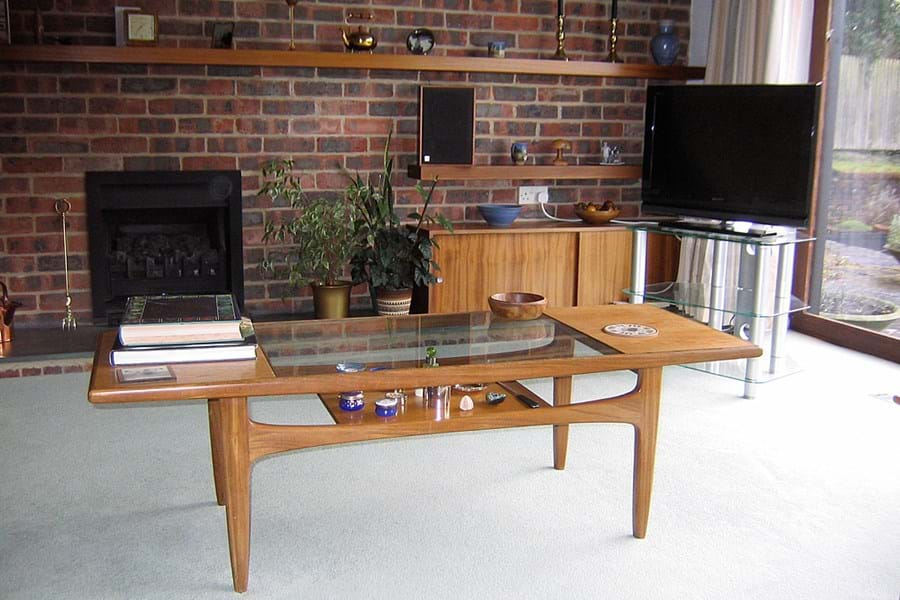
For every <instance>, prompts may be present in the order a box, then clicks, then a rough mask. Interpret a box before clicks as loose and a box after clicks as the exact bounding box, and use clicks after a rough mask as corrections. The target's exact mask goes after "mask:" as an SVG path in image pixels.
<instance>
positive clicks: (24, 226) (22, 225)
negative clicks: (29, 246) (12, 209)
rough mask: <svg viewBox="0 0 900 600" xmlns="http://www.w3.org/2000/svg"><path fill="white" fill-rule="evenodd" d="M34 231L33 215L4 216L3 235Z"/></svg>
mask: <svg viewBox="0 0 900 600" xmlns="http://www.w3.org/2000/svg"><path fill="white" fill-rule="evenodd" d="M17 233H34V219H33V218H32V217H3V235H14V234H17Z"/></svg>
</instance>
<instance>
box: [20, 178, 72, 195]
mask: <svg viewBox="0 0 900 600" xmlns="http://www.w3.org/2000/svg"><path fill="white" fill-rule="evenodd" d="M32 186H33V188H34V192H35V193H36V194H66V193H72V194H83V193H84V177H38V178H35V180H34V182H33V183H32Z"/></svg>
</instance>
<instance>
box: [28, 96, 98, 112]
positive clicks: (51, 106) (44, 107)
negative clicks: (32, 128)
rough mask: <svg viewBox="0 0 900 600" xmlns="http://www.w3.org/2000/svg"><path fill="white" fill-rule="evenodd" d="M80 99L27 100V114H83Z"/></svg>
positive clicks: (81, 100) (83, 108)
mask: <svg viewBox="0 0 900 600" xmlns="http://www.w3.org/2000/svg"><path fill="white" fill-rule="evenodd" d="M84 111H85V103H84V100H83V99H82V98H41V97H38V98H28V112H30V113H32V114H59V113H67V114H71V113H83V112H84Z"/></svg>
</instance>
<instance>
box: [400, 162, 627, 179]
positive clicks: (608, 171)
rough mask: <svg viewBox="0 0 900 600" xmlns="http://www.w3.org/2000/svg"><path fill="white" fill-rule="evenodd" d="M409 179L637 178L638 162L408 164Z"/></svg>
mask: <svg viewBox="0 0 900 600" xmlns="http://www.w3.org/2000/svg"><path fill="white" fill-rule="evenodd" d="M407 175H409V176H410V177H411V178H412V179H434V178H435V177H437V178H438V179H441V180H448V179H449V180H463V179H640V177H641V167H640V166H639V165H572V166H566V167H561V166H556V165H522V166H516V165H474V166H469V165H409V167H408V168H407Z"/></svg>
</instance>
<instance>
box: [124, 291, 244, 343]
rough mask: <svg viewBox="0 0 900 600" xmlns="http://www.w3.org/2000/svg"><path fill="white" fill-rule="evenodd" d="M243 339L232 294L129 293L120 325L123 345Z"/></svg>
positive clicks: (239, 316) (239, 317)
mask: <svg viewBox="0 0 900 600" xmlns="http://www.w3.org/2000/svg"><path fill="white" fill-rule="evenodd" d="M242 339H243V335H242V332H241V315H240V311H239V310H238V307H237V303H236V302H235V300H234V297H233V296H232V295H231V294H189V295H171V296H132V297H131V298H129V299H128V302H127V304H126V305H125V314H124V316H123V317H122V323H121V324H120V325H119V341H120V342H121V343H122V344H123V345H125V346H134V345H178V344H191V343H200V342H228V341H231V342H239V341H241V340H242Z"/></svg>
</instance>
